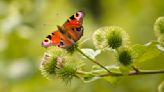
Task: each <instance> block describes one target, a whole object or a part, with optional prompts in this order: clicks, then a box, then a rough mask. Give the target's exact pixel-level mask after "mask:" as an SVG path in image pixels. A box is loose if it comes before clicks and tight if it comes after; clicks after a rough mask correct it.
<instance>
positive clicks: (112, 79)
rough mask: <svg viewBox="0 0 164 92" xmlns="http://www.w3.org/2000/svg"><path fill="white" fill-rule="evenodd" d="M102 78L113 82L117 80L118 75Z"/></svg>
mask: <svg viewBox="0 0 164 92" xmlns="http://www.w3.org/2000/svg"><path fill="white" fill-rule="evenodd" d="M103 79H105V80H106V81H108V82H110V83H112V84H115V83H116V82H117V81H118V79H119V77H114V76H108V77H103Z"/></svg>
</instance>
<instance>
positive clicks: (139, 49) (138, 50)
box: [132, 42, 161, 62]
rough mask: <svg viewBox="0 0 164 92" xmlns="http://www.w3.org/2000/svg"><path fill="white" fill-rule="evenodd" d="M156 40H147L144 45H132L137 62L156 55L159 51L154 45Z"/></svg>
mask: <svg viewBox="0 0 164 92" xmlns="http://www.w3.org/2000/svg"><path fill="white" fill-rule="evenodd" d="M156 45H157V42H149V43H147V44H145V45H139V44H137V45H134V46H133V47H132V49H133V50H134V52H135V54H136V58H135V59H136V61H137V62H144V61H147V60H149V59H152V58H154V57H157V56H158V55H159V54H160V53H161V51H160V50H159V49H158V48H157V47H156Z"/></svg>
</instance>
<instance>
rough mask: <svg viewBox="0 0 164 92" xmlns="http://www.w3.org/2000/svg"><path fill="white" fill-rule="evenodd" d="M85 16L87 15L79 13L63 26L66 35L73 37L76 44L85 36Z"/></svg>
mask: <svg viewBox="0 0 164 92" xmlns="http://www.w3.org/2000/svg"><path fill="white" fill-rule="evenodd" d="M84 16H85V13H84V12H83V11H78V12H76V13H75V14H74V15H72V16H71V17H70V18H69V19H68V20H67V21H66V22H65V23H64V24H63V29H64V30H65V32H66V33H67V34H66V35H67V36H70V37H72V39H73V40H74V41H75V42H76V41H77V40H79V39H80V38H81V36H82V35H83V26H82V24H83V17H84Z"/></svg>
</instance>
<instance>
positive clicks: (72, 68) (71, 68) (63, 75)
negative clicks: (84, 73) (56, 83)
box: [58, 56, 77, 84]
mask: <svg viewBox="0 0 164 92" xmlns="http://www.w3.org/2000/svg"><path fill="white" fill-rule="evenodd" d="M76 70H77V60H76V59H75V58H73V57H71V56H69V57H65V61H64V64H63V67H62V68H60V69H59V70H58V76H59V78H60V79H62V80H63V81H64V82H65V83H66V84H67V83H69V82H71V80H72V79H73V77H75V76H76Z"/></svg>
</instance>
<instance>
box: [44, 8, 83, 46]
mask: <svg viewBox="0 0 164 92" xmlns="http://www.w3.org/2000/svg"><path fill="white" fill-rule="evenodd" d="M84 16H85V13H84V12H83V11H78V12H76V13H75V14H74V15H72V16H71V17H69V19H68V20H67V21H66V22H65V23H64V24H63V25H62V26H57V31H54V32H52V33H51V34H50V35H48V36H47V37H46V38H45V39H44V40H43V41H42V46H43V47H46V48H47V47H49V46H58V47H61V48H69V47H71V46H72V45H73V44H74V43H75V42H76V41H78V40H79V39H80V38H81V36H82V35H83V30H84V28H83V26H82V24H83V17H84Z"/></svg>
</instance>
